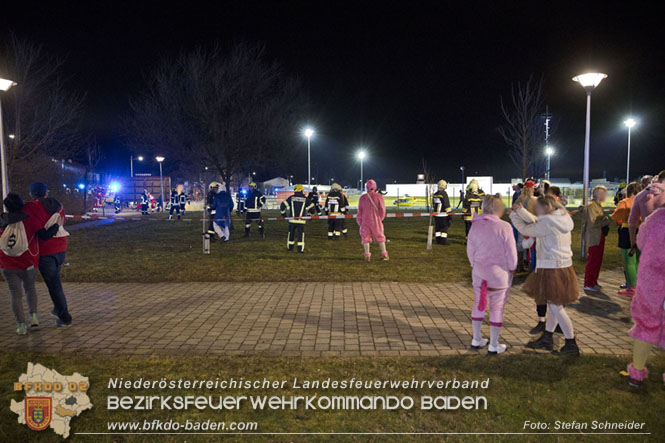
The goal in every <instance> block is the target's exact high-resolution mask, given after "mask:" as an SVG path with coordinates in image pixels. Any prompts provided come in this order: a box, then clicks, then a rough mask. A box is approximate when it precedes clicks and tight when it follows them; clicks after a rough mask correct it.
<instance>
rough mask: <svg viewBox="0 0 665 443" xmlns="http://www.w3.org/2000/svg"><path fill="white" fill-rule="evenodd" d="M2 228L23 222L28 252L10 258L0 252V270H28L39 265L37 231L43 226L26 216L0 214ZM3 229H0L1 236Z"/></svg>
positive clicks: (20, 214)
mask: <svg viewBox="0 0 665 443" xmlns="http://www.w3.org/2000/svg"><path fill="white" fill-rule="evenodd" d="M1 217H2V223H1V225H2V227H6V226H7V225H9V224H14V223H18V222H20V221H22V222H23V226H24V227H25V234H26V236H27V237H28V250H27V251H25V252H24V253H23V254H21V255H19V256H18V257H10V256H8V255H6V254H5V253H4V252H2V250H0V268H2V269H28V268H29V267H30V266H34V267H37V266H38V265H39V241H38V240H37V231H39V230H40V229H41V228H43V226H41V225H40V224H39V222H38V221H37V219H36V218H34V217H29V216H27V215H26V214H23V213H18V214H2V216H1ZM3 230H4V229H0V235H2V232H3Z"/></svg>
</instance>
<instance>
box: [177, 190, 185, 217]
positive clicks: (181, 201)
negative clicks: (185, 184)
mask: <svg viewBox="0 0 665 443" xmlns="http://www.w3.org/2000/svg"><path fill="white" fill-rule="evenodd" d="M178 206H180V212H181V213H182V215H183V216H184V215H185V207H186V206H187V194H185V189H184V188H183V189H182V190H181V191H180V195H178ZM178 218H180V215H178Z"/></svg>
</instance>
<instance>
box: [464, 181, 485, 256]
mask: <svg viewBox="0 0 665 443" xmlns="http://www.w3.org/2000/svg"><path fill="white" fill-rule="evenodd" d="M484 196H485V193H484V192H483V190H482V189H479V188H478V181H477V180H476V179H473V180H471V181H470V182H469V186H467V187H466V194H465V195H464V206H463V207H464V230H465V232H466V238H469V230H470V229H471V221H472V220H473V217H474V216H475V215H476V214H480V213H481V212H483V209H482V205H483V197H484ZM464 244H466V240H464Z"/></svg>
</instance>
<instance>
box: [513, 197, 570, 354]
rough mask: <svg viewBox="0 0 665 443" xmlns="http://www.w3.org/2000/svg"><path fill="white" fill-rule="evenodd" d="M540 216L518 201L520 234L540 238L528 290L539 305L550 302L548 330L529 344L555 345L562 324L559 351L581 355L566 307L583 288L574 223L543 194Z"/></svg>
mask: <svg viewBox="0 0 665 443" xmlns="http://www.w3.org/2000/svg"><path fill="white" fill-rule="evenodd" d="M535 210H536V216H537V217H536V216H534V215H533V214H531V213H530V212H529V211H527V210H526V209H525V208H524V207H522V205H520V204H518V203H515V204H514V205H513V210H512V212H511V213H510V220H511V221H512V222H513V225H514V226H515V228H517V230H518V231H519V232H520V234H522V235H524V236H529V237H535V238H536V249H537V251H538V252H537V254H538V262H537V263H536V270H535V271H534V272H532V273H531V274H530V275H529V277H527V279H526V282H524V290H525V292H526V293H527V294H528V295H529V296H531V297H533V298H534V299H535V300H536V304H539V305H543V304H547V320H546V321H545V331H543V334H542V335H541V336H540V338H539V339H538V340H534V341H530V342H529V343H527V345H526V346H527V347H528V348H532V349H547V350H549V351H551V350H552V349H553V348H554V339H553V337H552V335H553V334H554V332H555V329H556V327H557V325H560V326H561V329H562V331H563V335H564V336H565V337H566V344H565V345H564V346H563V347H562V348H561V349H560V350H559V351H558V352H555V353H556V354H560V355H570V356H575V357H578V356H579V355H580V350H579V348H578V346H577V342H576V340H575V331H574V330H573V323H572V321H571V320H570V317H568V313H567V312H566V310H565V308H564V306H565V305H567V304H568V303H572V302H574V301H575V300H577V297H578V295H579V287H578V282H577V274H575V269H574V268H573V250H572V249H571V242H572V240H571V234H570V233H571V231H572V230H573V227H574V224H573V219H572V218H570V215H568V212H566V209H565V208H564V207H563V206H562V205H561V203H559V202H557V200H556V199H555V198H554V197H553V196H551V195H542V196H540V197H538V200H537V202H536V208H535Z"/></svg>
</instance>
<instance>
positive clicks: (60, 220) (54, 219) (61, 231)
mask: <svg viewBox="0 0 665 443" xmlns="http://www.w3.org/2000/svg"><path fill="white" fill-rule="evenodd" d="M56 223H57V224H58V225H60V227H59V228H58V232H57V233H56V234H55V235H54V236H53V238H57V237H67V236H69V232H67V231H65V228H64V227H63V226H62V225H64V224H65V219H64V217H63V216H62V215H60V213H59V212H55V213H53V215H51V218H49V219H48V221H47V222H46V225H45V226H44V228H45V229H48V228H50V227H51V226H53V225H54V224H56Z"/></svg>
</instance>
